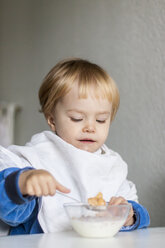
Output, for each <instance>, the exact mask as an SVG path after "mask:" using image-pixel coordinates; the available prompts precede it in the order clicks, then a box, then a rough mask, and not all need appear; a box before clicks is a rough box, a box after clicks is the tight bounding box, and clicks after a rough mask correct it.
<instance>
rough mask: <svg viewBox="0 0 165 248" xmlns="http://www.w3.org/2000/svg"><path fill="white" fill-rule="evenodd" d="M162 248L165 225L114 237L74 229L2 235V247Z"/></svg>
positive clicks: (164, 243)
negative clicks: (89, 235)
mask: <svg viewBox="0 0 165 248" xmlns="http://www.w3.org/2000/svg"><path fill="white" fill-rule="evenodd" d="M33 247H34V248H111V247H113V248H121V247H126V248H129V247H136V248H160V247H163V248H164V247H165V227H161V228H159V227H157V228H147V229H141V230H135V231H132V232H125V233H124V232H120V233H118V234H117V235H116V236H115V237H113V238H108V239H87V238H82V237H80V236H78V234H76V233H75V232H73V231H68V232H62V233H49V234H33V235H16V236H6V237H0V248H33Z"/></svg>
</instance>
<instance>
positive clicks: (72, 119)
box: [70, 117, 82, 122]
mask: <svg viewBox="0 0 165 248" xmlns="http://www.w3.org/2000/svg"><path fill="white" fill-rule="evenodd" d="M70 119H71V121H74V122H79V121H82V119H81V118H73V117H70Z"/></svg>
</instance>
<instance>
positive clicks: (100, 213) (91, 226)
mask: <svg viewBox="0 0 165 248" xmlns="http://www.w3.org/2000/svg"><path fill="white" fill-rule="evenodd" d="M64 208H65V211H66V213H67V215H68V217H69V219H70V222H71V225H72V227H73V229H74V230H75V231H76V232H77V233H78V234H79V235H80V236H82V237H87V238H109V237H113V236H114V235H115V234H116V233H117V232H118V231H119V230H120V229H121V227H122V226H123V224H124V223H125V222H126V219H127V217H128V215H129V211H130V209H131V205H130V204H125V205H111V206H110V205H108V204H107V205H106V206H100V207H92V206H90V205H89V204H84V203H66V204H64Z"/></svg>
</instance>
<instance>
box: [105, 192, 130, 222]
mask: <svg viewBox="0 0 165 248" xmlns="http://www.w3.org/2000/svg"><path fill="white" fill-rule="evenodd" d="M121 204H129V203H128V202H127V200H126V199H125V198H123V197H121V196H119V197H112V198H111V199H110V202H109V205H121ZM133 216H134V212H133V208H132V206H131V210H130V212H129V215H128V218H127V220H126V222H125V224H124V226H132V225H133V224H134V217H133Z"/></svg>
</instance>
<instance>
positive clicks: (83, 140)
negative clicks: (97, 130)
mask: <svg viewBox="0 0 165 248" xmlns="http://www.w3.org/2000/svg"><path fill="white" fill-rule="evenodd" d="M79 141H80V142H82V143H94V142H95V141H94V140H91V139H81V140H79Z"/></svg>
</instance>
